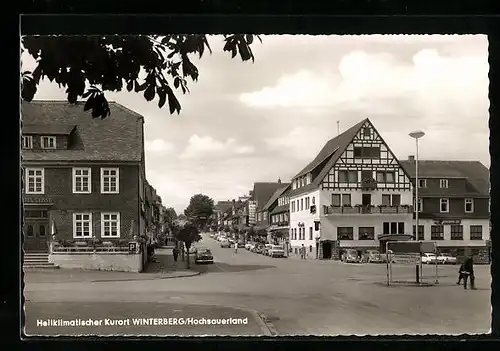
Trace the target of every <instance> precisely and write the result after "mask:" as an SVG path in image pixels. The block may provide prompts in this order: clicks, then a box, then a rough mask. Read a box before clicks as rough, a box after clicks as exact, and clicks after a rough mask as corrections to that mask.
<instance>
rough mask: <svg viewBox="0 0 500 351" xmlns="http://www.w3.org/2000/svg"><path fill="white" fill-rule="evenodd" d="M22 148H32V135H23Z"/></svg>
mask: <svg viewBox="0 0 500 351" xmlns="http://www.w3.org/2000/svg"><path fill="white" fill-rule="evenodd" d="M23 149H33V137H32V136H31V135H29V136H23Z"/></svg>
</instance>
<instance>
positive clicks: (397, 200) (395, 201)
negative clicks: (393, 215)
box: [392, 194, 401, 206]
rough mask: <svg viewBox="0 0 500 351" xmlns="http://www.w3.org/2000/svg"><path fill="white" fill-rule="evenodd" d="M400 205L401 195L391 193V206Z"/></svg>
mask: <svg viewBox="0 0 500 351" xmlns="http://www.w3.org/2000/svg"><path fill="white" fill-rule="evenodd" d="M400 205H401V195H399V194H393V195H392V206H400Z"/></svg>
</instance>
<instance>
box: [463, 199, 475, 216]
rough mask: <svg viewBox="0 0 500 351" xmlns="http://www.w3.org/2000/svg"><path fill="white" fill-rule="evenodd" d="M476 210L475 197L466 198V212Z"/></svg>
mask: <svg viewBox="0 0 500 351" xmlns="http://www.w3.org/2000/svg"><path fill="white" fill-rule="evenodd" d="M472 212H474V200H473V199H465V213H472Z"/></svg>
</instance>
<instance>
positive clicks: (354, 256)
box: [342, 249, 360, 263]
mask: <svg viewBox="0 0 500 351" xmlns="http://www.w3.org/2000/svg"><path fill="white" fill-rule="evenodd" d="M342 261H343V262H346V263H358V262H359V261H360V260H359V257H358V250H354V249H348V250H346V251H345V252H344V254H343V255H342Z"/></svg>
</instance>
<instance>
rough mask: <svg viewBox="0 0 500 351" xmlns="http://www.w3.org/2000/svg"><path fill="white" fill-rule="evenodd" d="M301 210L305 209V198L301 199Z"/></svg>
mask: <svg viewBox="0 0 500 351" xmlns="http://www.w3.org/2000/svg"><path fill="white" fill-rule="evenodd" d="M300 210H301V211H303V210H304V199H300Z"/></svg>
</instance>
